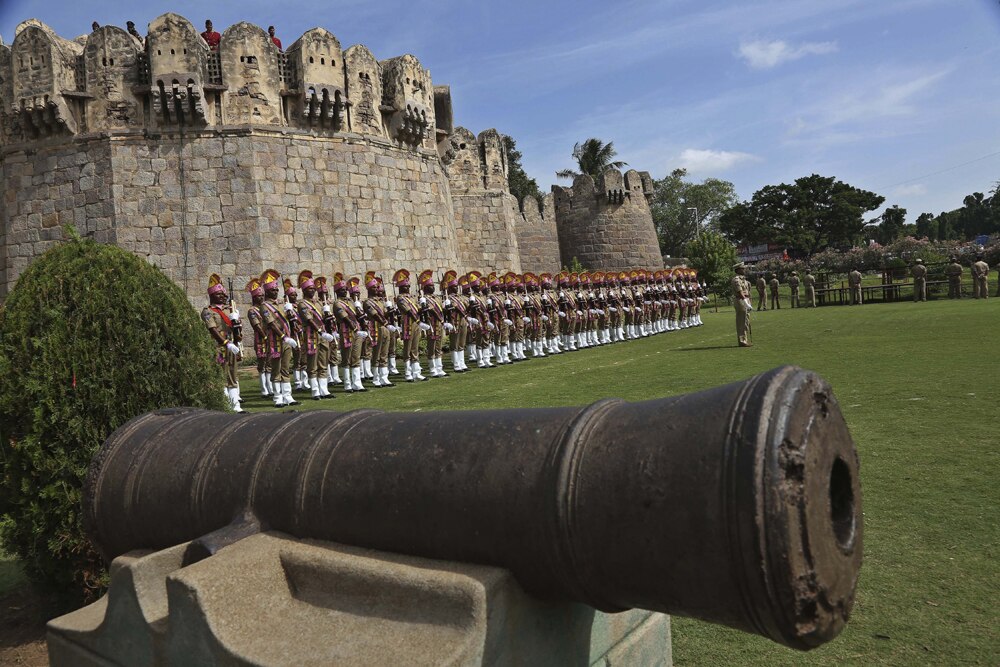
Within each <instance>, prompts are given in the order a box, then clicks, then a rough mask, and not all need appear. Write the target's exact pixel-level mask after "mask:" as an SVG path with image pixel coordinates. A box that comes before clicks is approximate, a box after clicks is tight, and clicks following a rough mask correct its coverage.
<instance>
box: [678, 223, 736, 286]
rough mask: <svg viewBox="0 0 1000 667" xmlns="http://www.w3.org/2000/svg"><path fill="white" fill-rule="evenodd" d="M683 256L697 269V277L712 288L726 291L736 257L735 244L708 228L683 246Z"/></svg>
mask: <svg viewBox="0 0 1000 667" xmlns="http://www.w3.org/2000/svg"><path fill="white" fill-rule="evenodd" d="M684 256H685V257H687V258H688V259H689V260H691V265H692V266H693V267H694V268H696V269H698V278H699V279H701V280H704V281H705V282H707V283H708V284H709V286H711V287H712V288H713V289H714V290H716V291H718V292H721V293H723V294H725V293H726V290H727V289H728V285H729V282H730V281H731V280H732V279H733V275H734V273H733V265H734V264H736V261H737V257H736V246H734V245H733V244H732V243H730V242H729V240H728V239H726V237H725V236H723V235H722V234H720V233H718V232H715V231H712V230H710V229H706V230H702V231H701V232H699V233H698V234H697V235H696V236H695V237H694V238H693V239H691V240H690V241H688V242H687V244H686V245H685V246H684Z"/></svg>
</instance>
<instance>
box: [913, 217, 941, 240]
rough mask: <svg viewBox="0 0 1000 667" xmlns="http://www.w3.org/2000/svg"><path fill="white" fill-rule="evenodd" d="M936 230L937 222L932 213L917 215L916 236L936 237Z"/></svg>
mask: <svg viewBox="0 0 1000 667" xmlns="http://www.w3.org/2000/svg"><path fill="white" fill-rule="evenodd" d="M937 231H938V223H937V220H936V219H935V218H934V215H933V214H932V213H921V214H920V215H918V216H917V229H916V235H917V236H921V237H927V238H928V239H936V238H937Z"/></svg>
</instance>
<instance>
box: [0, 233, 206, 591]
mask: <svg viewBox="0 0 1000 667" xmlns="http://www.w3.org/2000/svg"><path fill="white" fill-rule="evenodd" d="M69 234H70V237H71V238H70V240H69V241H67V242H66V243H63V244H61V245H59V246H56V247H54V248H52V249H51V250H49V251H48V252H46V253H45V254H44V255H42V256H41V257H39V258H38V259H37V260H35V261H34V262H33V263H32V264H31V266H30V267H29V268H28V270H27V271H25V272H24V273H23V274H22V275H21V277H20V278H19V280H18V281H17V284H16V286H15V287H14V289H13V290H12V291H11V292H10V293H9V295H8V296H7V299H6V302H5V303H3V304H2V305H0V543H2V545H3V548H4V549H5V550H6V551H8V552H10V553H12V554H14V555H16V556H17V557H18V558H19V559H20V560H21V561H22V563H23V565H24V568H25V571H26V572H27V574H28V576H29V577H30V578H31V579H32V580H33V581H34V582H36V583H37V584H40V585H42V587H44V588H45V589H47V590H48V591H50V592H56V593H61V594H64V595H63V596H59V597H62V598H63V601H64V602H65V603H67V604H68V603H79V602H80V601H81V600H87V599H91V598H93V597H94V596H95V594H97V593H98V592H99V591H100V589H101V588H102V586H103V583H104V579H105V574H104V572H105V570H104V564H103V563H102V562H101V560H100V557H99V556H98V555H97V554H96V552H95V551H94V550H93V549H92V548H91V546H90V545H89V543H88V541H87V539H86V537H85V536H84V534H83V531H82V528H81V508H80V499H81V488H82V485H83V479H84V477H85V476H86V473H87V468H88V466H89V464H90V460H91V457H92V456H93V454H94V453H95V452H96V450H97V449H98V448H99V447H100V446H101V444H102V443H103V442H104V440H105V439H106V438H107V437H108V436H109V435H110V434H111V432H112V431H113V430H114V429H116V428H118V427H119V426H121V425H122V424H124V423H125V422H126V421H128V420H129V419H131V418H132V417H135V416H137V415H139V414H142V413H145V412H148V411H150V410H156V409H160V408H165V407H171V406H181V405H185V406H199V407H205V408H212V409H225V408H224V405H225V403H224V396H223V387H224V383H223V379H222V374H221V371H220V368H219V367H218V366H217V365H216V364H215V363H214V356H215V349H214V345H213V343H212V342H211V340H210V336H209V335H208V332H207V331H206V330H205V327H204V325H203V324H202V323H201V320H200V318H199V316H198V314H197V313H196V312H195V310H194V308H192V307H191V304H190V303H189V302H188V300H187V297H186V296H185V295H184V292H183V291H182V290H181V289H180V288H179V287H178V286H177V285H175V284H174V283H172V282H171V281H170V280H169V279H168V278H167V277H166V276H165V275H164V274H163V273H162V272H160V270H159V269H157V268H155V267H153V266H151V265H150V264H148V263H147V262H146V261H144V260H142V259H140V258H139V257H136V256H135V255H133V254H131V253H129V252H127V251H125V250H122V249H120V248H117V247H115V246H109V245H102V244H98V243H95V242H93V241H90V240H81V239H80V238H79V236H78V235H77V234H76V233H75V232H74V231H72V230H70V231H69Z"/></svg>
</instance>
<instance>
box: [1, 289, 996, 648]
mask: <svg viewBox="0 0 1000 667" xmlns="http://www.w3.org/2000/svg"><path fill="white" fill-rule="evenodd" d="M783 305H784V306H785V307H783V308H782V310H780V311H768V312H765V313H754V315H753V341H754V347H752V348H747V349H740V348H737V347H736V346H735V343H736V337H735V327H734V318H733V314H732V311H731V310H729V311H727V310H723V311H722V312H719V313H714V312H710V311H708V310H706V312H705V313H704V315H703V319H704V321H705V326H703V327H698V328H696V329H689V330H683V331H678V332H673V333H668V334H660V335H658V336H654V337H650V338H647V339H643V340H641V341H633V342H629V343H624V344H618V345H612V346H605V347H600V348H596V349H589V350H584V351H580V352H575V353H570V354H562V355H559V356H557V357H550V358H546V359H539V360H532V361H528V362H522V363H519V364H515V365H512V366H506V367H501V368H496V369H490V370H473V371H472V372H470V373H466V374H463V375H455V374H452V375H451V376H450V377H448V378H444V379H438V380H431V381H429V382H423V383H417V384H406V383H405V382H403V381H402V380H398V386H397V387H396V388H394V389H379V390H370V391H368V392H366V393H364V394H353V395H346V394H344V393H342V392H341V391H340V389H339V387H338V388H336V389H335V393H336V396H337V397H336V398H335V399H333V400H326V401H318V402H314V401H311V400H309V399H308V398H303V397H304V396H305V395H304V394H297V397H298V398H299V400H301V401H302V405H300V406H298V408H297V409H314V408H324V409H334V410H349V409H355V408H362V407H364V408H379V409H385V410H405V411H418V410H444V409H473V408H505V407H529V406H556V405H579V404H585V403H588V402H591V401H595V400H598V399H600V398H604V397H608V396H618V397H622V398H625V399H628V400H642V399H647V398H653V397H659V396H667V395H673V394H679V393H684V392H691V391H697V390H700V389H705V388H708V387H713V386H716V385H719V384H724V383H727V382H731V381H734V380H739V379H743V378H747V377H749V376H751V375H753V374H755V373H759V372H761V371H764V370H767V369H770V368H773V367H775V366H778V365H782V364H796V365H799V366H803V367H805V368H809V369H812V370H815V371H817V372H819V373H820V374H821V375H822V376H823V377H825V378H826V379H827V380H828V381H829V382H830V383H831V384H832V385H833V388H834V391H835V394H836V396H837V398H838V400H839V402H840V405H841V408H842V410H843V412H844V415H845V416H846V419H847V422H848V425H849V426H850V429H851V432H852V434H853V436H854V438H855V440H856V441H857V444H858V448H859V450H860V457H861V471H862V473H861V474H862V477H861V484H862V488H863V503H864V515H865V516H864V521H865V534H864V540H865V558H864V566H863V568H862V577H861V582H860V589H859V593H858V599H857V604H856V606H855V608H854V613H853V616H852V619H851V622H850V623H849V624H848V626H847V629H846V630H845V631H844V633H843V634H842V635H841V637H839V638H838V639H837V640H835V641H834V642H832V643H831V644H828V645H827V646H824V647H822V648H820V649H818V650H816V651H813V652H811V653H808V654H803V653H798V652H796V651H793V650H790V649H786V648H783V647H780V646H778V645H775V644H773V643H770V642H768V641H766V640H764V639H761V638H757V637H753V636H750V635H746V634H742V633H739V632H736V631H732V630H729V629H726V628H721V627H717V626H713V625H709V624H706V623H702V622H699V621H691V620H688V619H683V618H675V619H674V660H675V663H676V664H677V665H727V664H728V665H842V664H857V665H869V664H881V665H924V664H935V665H962V664H983V665H996V664H1000V613H998V611H997V608H998V604H1000V553H998V542H1000V540H998V537H1000V526H998V518H1000V517H998V506H1000V299H990V300H989V301H987V302H982V301H973V300H971V299H963V300H961V301H947V300H938V301H931V302H926V303H920V304H914V303H909V302H904V303H890V304H873V305H865V306H860V307H849V306H841V307H824V308H819V309H797V310H792V309H789V308H787V300H786V302H785V304H783ZM446 358H447V355H446ZM425 367H426V364H425ZM446 369H447V370H450V365H446ZM243 396H244V398H245V399H247V401H246V403H245V407H246V408H247V409H249V410H251V411H255V410H263V409H271V408H270V405H271V404H270V402H269V401H265V400H262V399H261V398H259V387H258V385H257V383H256V380H255V378H254V377H253V376H252V374H249V373H248V374H245V375H244V379H243ZM679 539H683V536H679ZM0 566H2V567H0V588H7V589H8V590H9V589H10V588H11V587H12V586H13V585H14V584H15V583H16V582H17V581H18V580H19V579H20V576H19V573H18V571H17V569H16V568H15V567H14V565H13V564H12V563H10V562H9V561H8V562H6V563H0Z"/></svg>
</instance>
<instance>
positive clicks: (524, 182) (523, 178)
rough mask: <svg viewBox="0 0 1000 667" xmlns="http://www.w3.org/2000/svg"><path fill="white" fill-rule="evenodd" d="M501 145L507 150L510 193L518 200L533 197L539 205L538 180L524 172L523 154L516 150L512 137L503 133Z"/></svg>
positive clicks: (540, 202)
mask: <svg viewBox="0 0 1000 667" xmlns="http://www.w3.org/2000/svg"><path fill="white" fill-rule="evenodd" d="M503 145H504V148H505V149H506V150H507V184H508V185H509V186H510V193H511V194H512V195H514V196H515V197H517V200H518V201H523V200H524V198H525V197H534V198H535V199H537V200H538V205H539V206H541V205H542V191H541V190H539V189H538V182H537V181H536V180H535V179H533V178H530V177H529V176H528V174H527V173H525V171H524V167H523V166H522V165H521V158H522V157H523V155H522V154H521V151H519V150H517V143H516V142H515V141H514V138H513V137H508V136H507V135H503Z"/></svg>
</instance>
